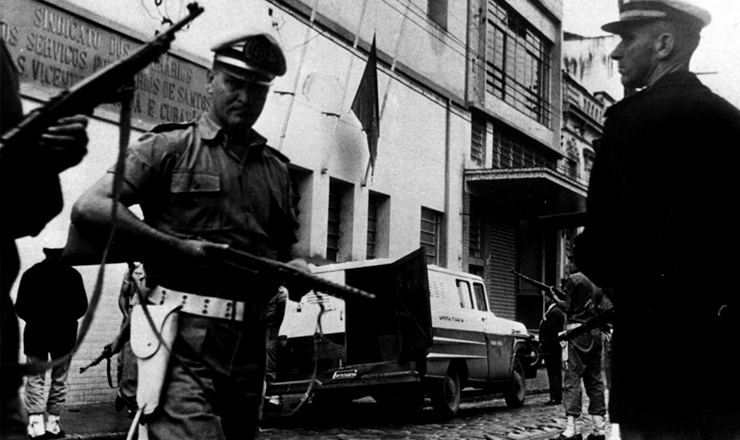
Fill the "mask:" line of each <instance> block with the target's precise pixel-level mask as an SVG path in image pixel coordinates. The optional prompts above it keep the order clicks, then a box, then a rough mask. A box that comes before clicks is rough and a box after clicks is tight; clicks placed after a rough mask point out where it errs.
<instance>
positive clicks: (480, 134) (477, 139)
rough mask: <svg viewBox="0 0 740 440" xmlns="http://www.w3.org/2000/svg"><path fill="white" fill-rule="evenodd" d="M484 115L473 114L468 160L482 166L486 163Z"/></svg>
mask: <svg viewBox="0 0 740 440" xmlns="http://www.w3.org/2000/svg"><path fill="white" fill-rule="evenodd" d="M486 120H487V118H486V115H485V114H483V113H480V112H473V120H472V135H471V142H470V160H472V161H473V162H474V163H475V164H476V165H478V166H483V165H484V164H485V162H486V128H487V127H486Z"/></svg>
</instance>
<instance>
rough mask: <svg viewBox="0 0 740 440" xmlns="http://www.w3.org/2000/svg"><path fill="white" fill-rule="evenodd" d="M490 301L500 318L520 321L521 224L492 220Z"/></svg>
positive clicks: (512, 220)
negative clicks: (517, 292)
mask: <svg viewBox="0 0 740 440" xmlns="http://www.w3.org/2000/svg"><path fill="white" fill-rule="evenodd" d="M489 230H490V241H489V249H488V252H489V253H490V256H489V258H488V262H489V268H488V269H489V272H488V289H487V290H488V299H489V302H490V305H491V311H492V312H493V313H495V314H496V315H497V316H500V317H502V318H508V319H515V318H516V276H515V275H514V274H513V273H511V270H512V269H515V268H516V267H517V266H516V261H517V247H516V243H517V230H518V226H517V221H516V220H514V219H508V218H502V217H495V216H490V219H489Z"/></svg>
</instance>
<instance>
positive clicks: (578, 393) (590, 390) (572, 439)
mask: <svg viewBox="0 0 740 440" xmlns="http://www.w3.org/2000/svg"><path fill="white" fill-rule="evenodd" d="M568 271H569V274H568V278H567V279H566V281H565V286H564V287H563V290H564V291H565V300H564V301H563V300H560V299H558V298H557V297H556V296H555V295H554V294H553V292H549V293H548V294H549V296H550V299H551V300H552V301H553V302H555V304H557V306H558V307H559V308H560V309H561V310H562V311H564V312H565V315H566V320H565V329H566V330H573V329H575V328H577V327H580V326H582V325H583V324H585V323H586V322H587V321H588V320H589V319H592V318H593V317H595V316H596V306H595V304H594V297H595V296H596V294H597V293H598V291H599V288H598V287H597V286H596V285H594V283H592V282H591V280H589V279H588V277H586V276H585V275H584V274H583V273H581V272H579V271H578V269H577V268H576V266H575V264H574V262H573V260H572V259H571V260H570V264H569V266H568ZM601 343H602V340H601V330H600V329H599V328H595V329H593V330H591V331H590V332H585V333H583V334H581V335H578V336H576V337H574V338H571V339H570V340H569V341H568V343H567V345H566V348H565V350H566V356H564V357H565V358H566V363H565V381H564V384H563V385H564V386H563V407H564V408H565V415H566V417H567V422H566V427H565V431H563V432H562V433H561V434H560V435H559V436H558V437H557V439H558V440H581V439H582V438H583V435H582V434H581V411H582V407H581V400H582V399H581V397H582V394H583V391H582V389H581V381H583V385H584V388H585V389H586V395H587V396H588V401H589V402H588V413H589V414H590V415H591V416H592V418H593V429H592V432H591V434H589V436H588V439H589V440H604V438H605V428H606V421H605V418H604V417H605V416H606V401H605V396H604V381H603V379H602V377H601V350H602V345H601Z"/></svg>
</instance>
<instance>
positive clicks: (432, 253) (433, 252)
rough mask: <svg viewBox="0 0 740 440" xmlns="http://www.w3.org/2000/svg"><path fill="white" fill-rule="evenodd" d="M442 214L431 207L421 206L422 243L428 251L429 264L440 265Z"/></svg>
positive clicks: (426, 251)
mask: <svg viewBox="0 0 740 440" xmlns="http://www.w3.org/2000/svg"><path fill="white" fill-rule="evenodd" d="M441 225H442V214H441V213H439V212H437V211H433V210H431V209H429V208H424V207H422V208H421V237H420V240H419V241H420V243H421V246H423V247H424V251H425V253H426V259H427V264H437V265H439V242H440V237H439V235H440V227H441Z"/></svg>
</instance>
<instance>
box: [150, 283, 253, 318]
mask: <svg viewBox="0 0 740 440" xmlns="http://www.w3.org/2000/svg"><path fill="white" fill-rule="evenodd" d="M148 300H149V302H150V303H152V304H155V305H157V304H159V305H162V304H170V303H177V304H179V305H181V306H182V307H181V308H180V311H181V312H183V313H188V314H191V315H198V316H205V317H207V318H219V319H228V320H230V321H243V320H244V308H245V306H244V302H242V301H234V300H231V299H224V298H216V297H212V296H203V295H196V294H194V293H187V292H181V291H179V290H174V289H169V288H166V287H162V286H157V287H155V288H154V289H152V291H151V293H150V294H149V297H148Z"/></svg>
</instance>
